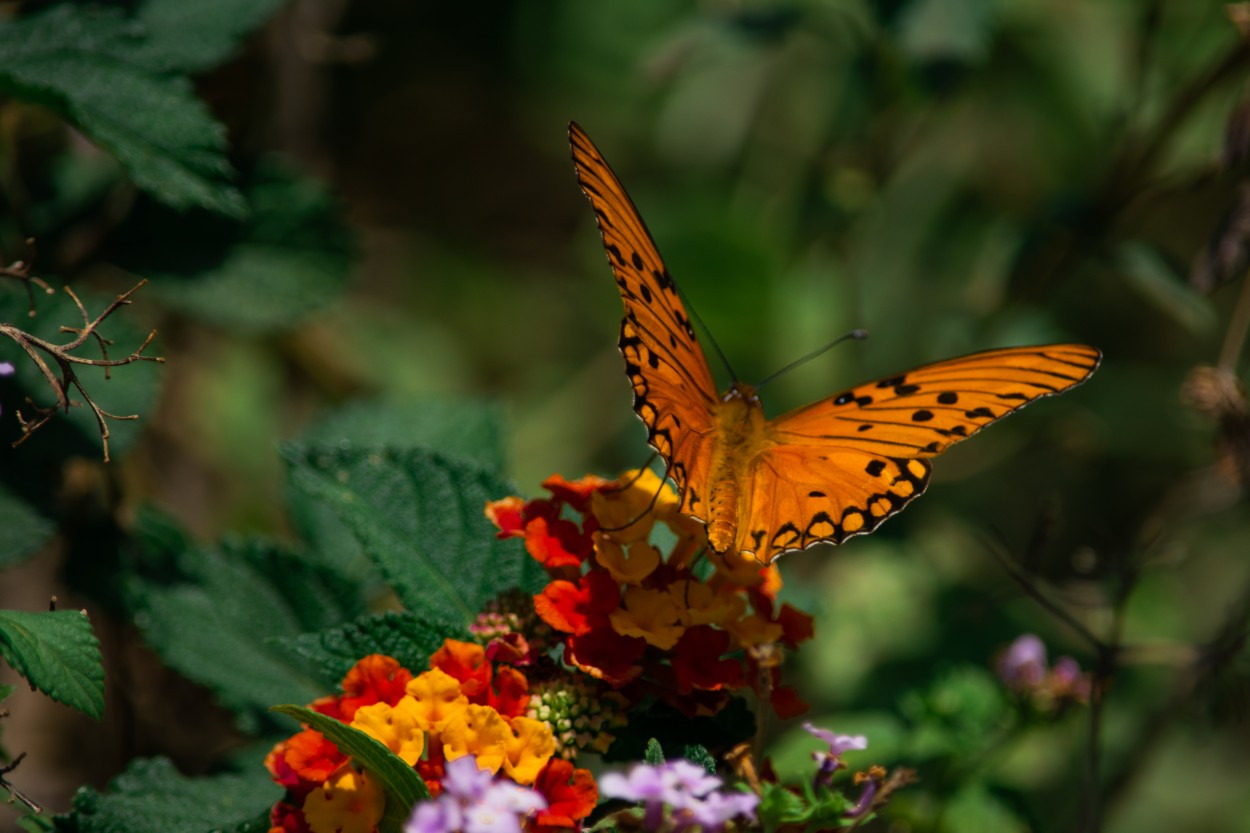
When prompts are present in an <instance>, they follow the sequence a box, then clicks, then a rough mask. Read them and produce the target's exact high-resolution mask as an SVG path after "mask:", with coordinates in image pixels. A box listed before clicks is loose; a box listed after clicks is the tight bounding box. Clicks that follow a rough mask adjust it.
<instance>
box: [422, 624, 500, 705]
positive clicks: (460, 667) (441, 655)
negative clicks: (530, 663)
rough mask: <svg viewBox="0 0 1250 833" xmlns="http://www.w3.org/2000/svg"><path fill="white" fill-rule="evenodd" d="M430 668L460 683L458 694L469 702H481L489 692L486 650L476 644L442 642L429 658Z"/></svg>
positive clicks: (489, 669) (488, 667)
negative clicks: (462, 695)
mask: <svg viewBox="0 0 1250 833" xmlns="http://www.w3.org/2000/svg"><path fill="white" fill-rule="evenodd" d="M430 668H437V669H438V670H439V671H442V672H444V673H446V674H448V675H449V676H452V677H455V678H456V679H457V680H459V681H460V692H461V693H462V694H464V696H465V697H468V698H469V702H471V703H477V702H481V700H480V699H479V698H481V697H484V696H485V695H486V693H487V692H489V691H490V678H491V672H492V671H493V670H494V669H493V668H491V664H490V663H489V662H487V661H486V649H485V648H483V647H482V646H481V645H478V644H477V643H476V642H460V641H457V640H455V639H445V640H443V647H441V648H439V649H438V650H437V651H435V652H434V653H433V654H432V655H431V656H430Z"/></svg>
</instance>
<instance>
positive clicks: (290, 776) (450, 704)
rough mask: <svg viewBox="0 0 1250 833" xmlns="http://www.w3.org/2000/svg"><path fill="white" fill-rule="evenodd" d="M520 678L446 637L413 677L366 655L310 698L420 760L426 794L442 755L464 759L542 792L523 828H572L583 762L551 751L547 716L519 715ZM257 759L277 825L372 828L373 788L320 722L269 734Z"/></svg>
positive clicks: (292, 830)
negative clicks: (273, 800)
mask: <svg viewBox="0 0 1250 833" xmlns="http://www.w3.org/2000/svg"><path fill="white" fill-rule="evenodd" d="M528 689H529V684H528V681H527V679H526V678H525V675H524V674H523V673H522V672H521V671H519V670H518V669H516V668H513V667H510V666H506V665H499V666H496V665H495V664H493V663H491V662H490V661H489V660H487V658H486V652H485V649H484V648H483V647H482V646H481V645H477V644H475V643H470V642H458V641H455V640H450V639H449V640H446V642H445V643H444V644H443V647H442V648H440V649H439V650H438V651H436V652H435V653H434V654H433V655H432V656H431V657H430V669H429V670H428V671H425V672H423V673H421V674H419V675H415V676H414V675H413V674H412V672H410V671H409V670H408V669H406V668H404V667H402V666H401V665H400V664H399V662H398V661H396V660H395V659H393V658H392V657H387V656H383V655H380V654H374V655H371V656H367V657H365V658H364V659H362V660H360V661H359V662H357V663H356V665H355V666H354V667H353V668H352V669H351V670H350V671H349V672H348V673H347V675H346V676H345V677H344V679H343V684H342V694H339V695H335V696H331V697H325V698H322V699H320V700H317V701H315V702H314V703H312V704H311V706H310V707H311V708H312V709H313V710H315V711H318V712H320V713H322V714H324V715H327V716H329V717H332V718H334V719H336V720H339V721H342V722H343V723H347V724H349V725H351V726H353V727H354V728H356V729H359V730H361V731H363V732H364V733H366V734H368V735H369V736H371V737H373V738H374V739H376V740H378V741H380V742H381V743H382V744H384V745H385V746H386V747H387V748H389V749H390V750H391V751H392V752H393V753H395V754H396V755H397V756H399V757H400V758H401V759H402V760H403V761H404V762H405V763H407V764H409V765H411V766H413V767H414V768H415V769H416V770H417V772H418V773H419V774H420V775H421V778H422V779H423V780H424V781H425V783H426V787H427V788H428V789H429V791H430V794H431V795H432V796H435V797H437V796H438V795H439V793H440V792H441V791H442V789H443V784H444V779H445V777H446V774H447V766H448V764H449V762H451V761H456V760H459V759H461V758H471V759H472V760H473V762H474V766H475V767H476V768H477V769H480V770H483V771H485V772H486V773H487V775H488V776H493V775H498V777H499V778H500V779H506V780H507V781H509V782H511V783H513V784H517V785H521V786H525V787H530V788H532V789H533V790H534V791H535V792H537V793H538V794H539V795H541V796H542V798H543V804H544V805H545V809H542V810H541V811H539V812H538V813H537V814H536V815H535V816H534V817H533V818H532V819H531V821H530V824H531V825H532V829H534V830H552V831H554V830H578V829H580V823H581V820H582V819H584V818H585V817H586V816H587V815H589V813H590V811H591V810H593V809H594V806H595V802H596V801H597V799H598V790H597V787H596V785H595V782H594V779H593V777H592V776H591V775H590V773H589V772H588V771H586V770H584V769H577V770H575V769H574V767H573V765H572V764H571V763H569V762H568V761H565V760H563V759H560V758H555V757H553V753H554V752H555V748H556V742H555V736H554V733H553V731H552V727H551V726H550V725H549V724H548V723H546V722H544V721H542V720H538V719H535V718H533V717H528V716H527V715H526V712H527V710H528V706H529V699H530V696H529V691H528ZM265 766H266V767H267V768H268V770H269V772H270V774H271V775H272V776H273V779H274V780H275V781H276V782H277V783H279V784H281V785H282V786H283V787H285V788H286V790H287V794H286V796H285V798H284V800H282V801H280V802H279V803H278V804H277V805H275V807H274V809H273V812H272V814H271V825H272V828H271V829H272V830H273V831H275V833H276V831H282V832H283V833H372V831H374V830H376V827H377V824H378V822H379V821H380V820H381V818H382V813H383V810H384V808H385V801H384V797H383V793H382V789H381V787H380V786H379V785H378V784H377V783H376V782H375V780H374V779H373V778H372V777H371V776H370V774H369V772H368V771H366V770H362V769H360V768H359V767H357V766H355V765H354V764H353V762H352V760H351V759H350V758H349V757H348V756H346V755H344V754H343V753H342V752H340V751H339V749H338V747H337V746H335V745H334V744H333V743H331V742H330V741H329V740H327V739H326V738H325V737H324V736H323V735H321V734H320V733H319V732H317V731H315V730H313V729H304V730H303V731H302V732H300V733H299V734H296V735H294V736H293V737H291V738H288V739H287V740H285V741H282V742H280V743H278V744H277V745H276V746H275V747H274V748H273V750H272V751H271V752H270V753H269V755H268V757H267V758H266V759H265Z"/></svg>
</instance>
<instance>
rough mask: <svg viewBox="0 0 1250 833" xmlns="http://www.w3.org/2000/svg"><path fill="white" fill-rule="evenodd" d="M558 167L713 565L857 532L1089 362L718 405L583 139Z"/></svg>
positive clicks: (686, 327) (572, 129)
mask: <svg viewBox="0 0 1250 833" xmlns="http://www.w3.org/2000/svg"><path fill="white" fill-rule="evenodd" d="M569 143H570V144H571V145H572V146H573V164H574V167H575V168H576V170H577V179H578V182H579V183H580V184H581V186H582V191H584V192H585V193H586V196H587V197H588V198H589V199H590V203H591V206H593V208H594V210H595V218H596V220H597V221H598V223H599V231H600V232H601V233H602V235H603V246H604V248H605V249H606V250H607V253H608V261H609V263H611V264H612V271H613V272H615V273H616V283H617V287H618V289H619V290H620V293H621V300H622V301H623V302H624V303H625V319H624V320H623V321H622V322H621V337H620V342H619V345H620V349H621V353H622V355H624V357H625V373H626V374H627V375H628V376H629V381H630V383H631V384H632V385H633V387H634V410H635V411H636V412H637V413H638V416H639V417H641V418H642V421H643V422H644V423H646V426H647V439H648V442H649V443H650V444H651V447H652V448H654V449H655V450H656V451H657V452H659V454H660V456H661V457H663V458H664V461H665V463H667V465H668V474H669V476H671V477H672V478H673V480H674V481H675V482H676V483H677V487H678V489H679V490H680V492H681V511H682V512H683V513H685V514H687V515H690V516H691V517H693V518H695V519H697V520H699V521H701V522H703V523H704V524H706V525H707V536H708V541H709V543H710V544H711V545H712V548H713V549H714V550H716V552H718V553H726V552H729V551H733V552H740V553H742V554H744V555H751V556H754V557H755V558H756V559H757V560H759V561H761V562H763V563H765V564H767V563H769V562H771V561H772V560H773V559H774V558H776V557H777V556H779V555H781V554H782V553H785V552H789V551H791V550H801V549H805V548H807V547H810V546H812V545H813V544H818V543H821V542H829V543H833V544H840V543H842V542H843V541H845V540H846V539H847V538H849V537H851V536H852V535H860V534H863V533H866V532H871V531H872V530H874V529H876V528H877V526H878V525H879V524H880V523H881V522H882V521H884V520H885V519H886V518H888V517H890V516H891V515H893V514H894V513H896V512H898V511H899V510H900V509H902V508H903V507H904V506H906V505H907V504H908V503H910V502H911V501H912V500H913V499H914V498H916V497H917V496H919V495H920V494H921V493H922V492H924V490H925V487H927V486H928V485H929V471H930V467H929V463H928V458H930V457H934V456H936V455H938V454H941V453H942V452H943V451H945V450H946V449H947V448H950V447H951V446H952V445H954V444H955V443H957V442H959V441H960V440H963V439H966V438H968V437H971V436H972V435H973V434H975V433H976V432H977V431H979V430H981V429H982V428H983V427H985V426H986V425H989V424H990V423H991V422H994V421H996V420H998V419H1001V418H1002V417H1004V416H1006V415H1007V414H1009V413H1012V412H1013V411H1015V410H1017V409H1019V408H1021V407H1023V406H1025V405H1027V404H1028V403H1030V402H1032V401H1033V400H1034V399H1039V398H1041V397H1043V396H1053V395H1054V394H1056V393H1061V392H1063V391H1065V390H1068V389H1069V388H1071V387H1073V386H1075V385H1079V384H1080V383H1081V382H1084V381H1085V380H1086V379H1088V378H1089V377H1090V375H1091V374H1093V372H1094V370H1096V369H1097V367H1098V363H1099V361H1100V360H1101V358H1102V354H1101V353H1100V352H1099V351H1098V350H1096V349H1094V348H1093V347H1087V346H1085V345H1083V344H1049V345H1044V346H1040V347H1008V348H1004V349H1001V350H986V351H984V352H981V353H973V354H972V355H969V356H963V357H962V358H957V359H947V360H946V361H941V362H937V363H935V364H928V365H924V366H923V367H918V368H916V369H914V370H910V371H908V372H906V373H900V374H898V375H897V376H891V377H889V378H886V379H880V380H878V381H875V382H869V383H867V384H864V385H860V386H859V387H855V388H850V389H849V390H845V391H842V392H840V393H837V394H835V395H834V396H829V397H825V398H823V399H820V400H818V401H816V402H813V403H812V404H811V405H808V406H806V407H804V408H799V409H798V410H795V411H791V412H790V413H788V414H784V415H782V416H779V417H776V418H774V419H765V417H764V410H763V408H762V407H761V406H760V401H759V397H758V396H757V395H756V393H755V389H754V388H753V387H752V386H751V385H747V384H744V383H742V382H734V383H733V385H732V386H730V388H729V390H727V391H725V392H724V393H723V394H721V393H718V392H717V389H716V385H715V383H713V381H712V374H711V371H710V370H709V369H708V365H707V361H706V359H704V357H703V350H702V349H701V348H700V347H699V342H698V340H697V339H696V338H695V332H694V327H693V326H692V325H691V321H690V316H689V315H687V313H686V309H685V307H684V306H683V305H682V301H681V297H680V296H679V295H678V292H677V289H676V287H675V286H674V284H673V279H672V277H670V276H669V273H668V270H667V269H666V268H665V267H664V261H663V260H661V259H660V253H659V252H658V251H657V250H656V247H655V242H654V241H653V240H652V239H651V235H650V234H649V233H648V232H647V227H646V225H645V224H644V223H643V221H642V217H641V216H640V215H639V213H638V209H637V208H635V207H634V204H633V202H632V201H631V200H630V198H629V195H628V194H627V193H625V188H624V186H622V185H621V182H620V180H619V179H617V178H616V174H614V173H613V172H612V169H611V168H610V167H609V166H608V163H607V161H606V160H605V159H604V158H603V156H602V154H600V153H599V150H598V149H597V148H596V147H595V146H594V144H593V143H592V142H591V141H590V138H589V137H587V135H586V133H585V132H584V131H583V130H582V129H581V128H580V127H578V125H577V124H575V123H570V124H569Z"/></svg>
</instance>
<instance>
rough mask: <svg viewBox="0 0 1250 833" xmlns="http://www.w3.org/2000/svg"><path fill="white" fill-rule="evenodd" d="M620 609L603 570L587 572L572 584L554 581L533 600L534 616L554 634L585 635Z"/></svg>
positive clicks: (613, 585) (616, 589)
mask: <svg viewBox="0 0 1250 833" xmlns="http://www.w3.org/2000/svg"><path fill="white" fill-rule="evenodd" d="M620 605H621V588H620V586H619V585H617V583H616V582H615V581H613V580H612V577H611V576H610V575H608V573H607V571H605V570H591V571H590V572H589V573H587V574H586V575H584V576H582V577H581V579H579V580H578V582H577V583H576V584H574V583H573V582H571V581H564V580H557V581H553V582H551V583H550V584H548V585H547V586H546V587H545V588H544V589H543V592H542V593H540V594H539V595H537V596H535V597H534V612H536V613H537V614H538V615H539V616H540V617H541V618H542V620H543V621H544V622H546V623H547V624H548V625H551V627H553V628H555V629H556V630H558V631H563V632H564V633H571V634H574V635H576V636H581V635H583V634H586V633H589V632H590V631H591V629H592V628H594V627H596V625H598V624H599V623H600V622H602V620H603V617H605V616H607V615H608V614H609V613H611V612H612V611H614V610H616V609H617V608H618V607H620Z"/></svg>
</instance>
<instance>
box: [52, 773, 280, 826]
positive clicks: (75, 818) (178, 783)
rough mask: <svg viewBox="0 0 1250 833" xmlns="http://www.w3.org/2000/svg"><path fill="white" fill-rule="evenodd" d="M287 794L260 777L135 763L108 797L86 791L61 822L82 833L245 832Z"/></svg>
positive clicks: (83, 790)
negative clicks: (195, 774)
mask: <svg viewBox="0 0 1250 833" xmlns="http://www.w3.org/2000/svg"><path fill="white" fill-rule="evenodd" d="M281 797H282V789H281V788H280V787H279V786H278V785H277V784H274V783H273V782H271V781H269V780H268V779H267V778H265V777H264V776H263V774H262V773H261V772H260V768H259V767H257V772H256V773H255V774H248V775H218V776H212V777H199V778H185V777H183V776H182V775H180V774H179V773H178V772H177V770H175V769H174V766H173V764H171V763H170V762H169V761H168V760H166V759H164V758H154V759H150V760H141V761H135V762H134V763H132V764H131V765H130V766H129V767H128V768H127V769H126V771H125V772H123V773H122V774H121V775H119V776H117V777H116V778H115V779H113V781H112V782H111V783H110V784H109V790H108V792H107V793H100V792H96V791H95V790H93V789H91V788H90V787H83V788H82V789H81V790H79V791H78V794H77V795H76V796H74V803H73V810H72V811H71V812H70V813H69V814H68V815H63V816H58V817H57V818H56V822H57V828H58V829H60V830H75V831H76V832H77V833H209V831H223V830H239V829H241V828H243V827H245V826H246V825H249V824H250V823H251V822H252V821H253V820H255V819H256V818H257V817H259V816H263V815H265V814H266V813H267V811H268V810H269V808H270V807H272V806H273V804H274V802H276V801H277V800H278V799H280V798H281Z"/></svg>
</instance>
